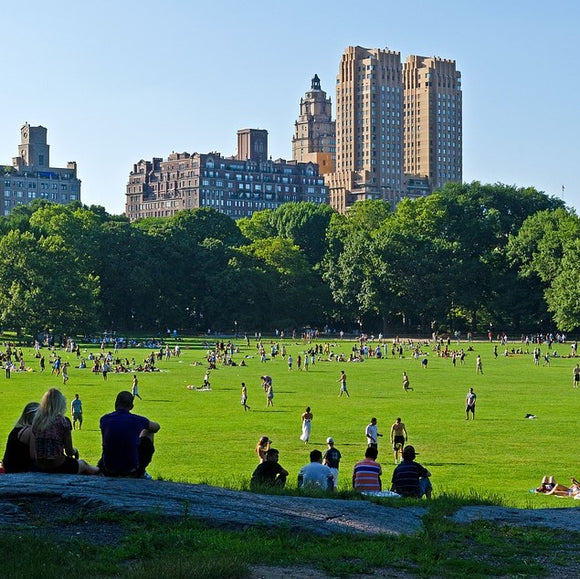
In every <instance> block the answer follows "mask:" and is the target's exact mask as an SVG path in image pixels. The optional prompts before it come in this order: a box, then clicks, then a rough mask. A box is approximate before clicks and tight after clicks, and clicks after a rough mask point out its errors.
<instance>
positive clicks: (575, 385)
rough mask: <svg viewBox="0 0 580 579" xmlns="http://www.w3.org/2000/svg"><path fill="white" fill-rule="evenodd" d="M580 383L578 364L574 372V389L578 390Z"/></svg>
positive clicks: (579, 367)
mask: <svg viewBox="0 0 580 579" xmlns="http://www.w3.org/2000/svg"><path fill="white" fill-rule="evenodd" d="M578 382H580V365H578V364H576V366H574V369H573V370H572V388H578Z"/></svg>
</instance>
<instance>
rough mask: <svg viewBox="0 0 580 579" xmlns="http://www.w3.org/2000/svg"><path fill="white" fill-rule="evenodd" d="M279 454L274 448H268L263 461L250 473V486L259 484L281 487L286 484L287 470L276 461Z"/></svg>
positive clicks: (253, 486) (258, 485) (254, 486)
mask: <svg viewBox="0 0 580 579" xmlns="http://www.w3.org/2000/svg"><path fill="white" fill-rule="evenodd" d="M279 456H280V454H279V452H278V450H277V449H276V448H270V449H268V452H266V460H265V462H261V463H260V464H259V465H258V466H257V467H256V470H255V471H254V473H253V474H252V480H251V482H250V485H251V486H252V488H256V487H260V486H268V487H283V486H284V485H285V484H286V478H287V477H288V471H287V470H286V469H284V468H282V466H280V464H279V463H278V458H279Z"/></svg>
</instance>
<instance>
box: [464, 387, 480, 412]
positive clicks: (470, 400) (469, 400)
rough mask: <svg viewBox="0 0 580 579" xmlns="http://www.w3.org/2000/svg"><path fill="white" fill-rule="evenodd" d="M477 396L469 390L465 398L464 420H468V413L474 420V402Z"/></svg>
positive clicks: (471, 389)
mask: <svg viewBox="0 0 580 579" xmlns="http://www.w3.org/2000/svg"><path fill="white" fill-rule="evenodd" d="M476 399H477V395H476V394H475V392H474V391H473V388H470V389H469V392H468V393H467V396H466V397H465V420H469V413H470V412H471V416H472V419H473V420H475V400H476Z"/></svg>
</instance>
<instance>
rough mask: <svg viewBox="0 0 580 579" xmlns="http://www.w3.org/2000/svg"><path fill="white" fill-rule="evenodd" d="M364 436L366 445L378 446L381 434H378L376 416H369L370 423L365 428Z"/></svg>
mask: <svg viewBox="0 0 580 579" xmlns="http://www.w3.org/2000/svg"><path fill="white" fill-rule="evenodd" d="M365 436H366V437H367V445H368V446H369V447H370V448H378V447H379V436H383V435H382V434H379V432H378V426H377V419H376V418H371V423H370V424H369V425H368V426H367V427H366V429H365ZM375 458H376V457H375Z"/></svg>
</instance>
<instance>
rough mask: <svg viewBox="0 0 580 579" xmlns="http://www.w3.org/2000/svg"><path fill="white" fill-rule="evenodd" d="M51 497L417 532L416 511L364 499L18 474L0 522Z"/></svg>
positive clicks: (214, 516) (301, 524)
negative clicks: (28, 504)
mask: <svg viewBox="0 0 580 579" xmlns="http://www.w3.org/2000/svg"><path fill="white" fill-rule="evenodd" d="M55 498H58V499H59V500H61V501H63V502H65V503H74V504H77V505H79V506H82V507H84V508H85V509H86V510H87V511H89V512H90V511H117V512H126V513H142V512H155V513H159V514H160V515H165V516H170V517H175V516H180V517H181V516H189V517H193V518H196V519H200V520H203V521H206V522H208V523H209V524H212V525H216V526H224V527H237V528H244V527H248V526H264V527H286V528H289V529H292V530H300V531H308V532H313V533H318V534H322V535H330V534H333V533H364V534H387V535H401V534H412V533H416V532H418V531H420V530H421V529H422V523H421V517H422V516H423V515H424V514H425V513H426V512H427V510H426V509H424V508H422V507H419V506H417V507H414V506H413V507H400V508H393V507H387V506H383V505H378V504H376V503H373V502H371V501H368V500H335V499H324V498H308V497H291V496H280V495H261V494H256V493H250V492H240V491H234V490H229V489H223V488H218V487H212V486H208V485H190V484H180V483H172V482H166V481H149V480H133V479H115V478H105V477H91V476H73V475H46V474H41V473H23V474H12V475H3V476H0V516H2V518H3V522H4V523H5V524H7V523H10V522H13V523H14V524H21V523H22V522H23V520H25V510H23V509H21V508H19V506H18V505H19V504H20V503H22V502H28V503H30V502H31V501H34V502H35V503H37V502H42V501H43V500H44V501H54V499H55Z"/></svg>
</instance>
